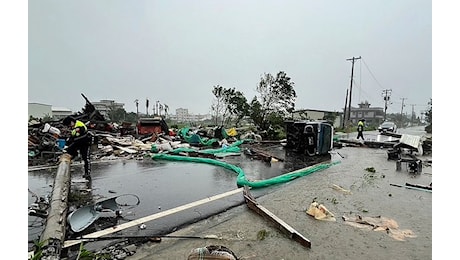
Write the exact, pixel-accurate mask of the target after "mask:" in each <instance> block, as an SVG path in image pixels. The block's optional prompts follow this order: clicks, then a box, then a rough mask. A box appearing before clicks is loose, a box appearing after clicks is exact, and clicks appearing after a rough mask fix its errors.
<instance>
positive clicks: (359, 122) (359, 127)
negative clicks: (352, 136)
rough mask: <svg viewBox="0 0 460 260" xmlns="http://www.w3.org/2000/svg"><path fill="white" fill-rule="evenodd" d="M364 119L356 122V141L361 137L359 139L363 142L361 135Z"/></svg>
mask: <svg viewBox="0 0 460 260" xmlns="http://www.w3.org/2000/svg"><path fill="white" fill-rule="evenodd" d="M364 121H366V120H364V119H361V120H359V121H358V137H356V138H357V139H359V138H360V137H361V139H363V140H364V135H363V131H364Z"/></svg>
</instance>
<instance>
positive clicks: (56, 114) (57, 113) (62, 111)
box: [51, 107, 73, 120]
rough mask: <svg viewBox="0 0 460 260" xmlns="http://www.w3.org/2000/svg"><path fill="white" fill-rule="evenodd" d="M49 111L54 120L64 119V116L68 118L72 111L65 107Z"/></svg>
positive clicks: (53, 108)
mask: <svg viewBox="0 0 460 260" xmlns="http://www.w3.org/2000/svg"><path fill="white" fill-rule="evenodd" d="M51 111H52V115H53V119H54V120H60V119H64V118H65V117H66V116H70V115H72V114H73V112H72V110H70V109H68V108H66V107H52V108H51Z"/></svg>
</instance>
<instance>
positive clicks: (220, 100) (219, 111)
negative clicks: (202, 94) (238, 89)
mask: <svg viewBox="0 0 460 260" xmlns="http://www.w3.org/2000/svg"><path fill="white" fill-rule="evenodd" d="M225 92H226V89H225V88H224V87H222V86H220V85H216V86H214V87H213V89H212V94H213V95H214V100H213V102H212V105H211V111H212V113H213V114H212V115H213V117H214V120H215V125H216V126H217V125H218V124H219V123H218V121H219V119H220V118H221V119H222V121H221V125H223V124H224V118H225V116H226V115H227V113H228V109H227V105H226V102H225V100H226V97H225V95H226V94H225Z"/></svg>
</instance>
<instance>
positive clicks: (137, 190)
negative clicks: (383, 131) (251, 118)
mask: <svg viewBox="0 0 460 260" xmlns="http://www.w3.org/2000/svg"><path fill="white" fill-rule="evenodd" d="M398 133H407V134H413V135H421V134H423V133H424V131H423V128H421V127H419V128H412V129H399V131H398ZM355 135H356V134H355V133H350V134H348V136H347V138H349V139H354V138H356V137H355ZM365 138H366V140H370V141H385V140H388V139H390V140H391V139H392V138H391V137H387V136H382V135H379V134H378V132H377V131H372V132H365ZM268 150H271V152H273V153H281V154H282V153H284V150H283V148H282V147H280V146H279V145H277V146H273V148H270V149H268ZM337 151H338V152H340V150H339V149H338V150H337ZM337 151H335V150H333V151H332V152H331V160H332V161H333V160H339V159H340V157H339V156H338V154H337ZM290 156H292V157H294V158H292V160H293V161H292V160H291V161H285V162H278V163H272V164H267V163H264V162H261V161H253V160H250V159H247V158H246V157H245V155H243V154H242V155H240V156H233V157H228V158H226V159H225V160H226V161H228V162H230V163H233V164H236V165H238V166H240V167H241V168H242V169H243V170H244V172H245V174H246V177H247V178H248V179H251V180H260V179H268V178H272V177H275V176H278V175H280V174H283V173H286V172H290V171H293V170H295V167H297V168H302V167H305V166H307V165H305V164H308V163H306V162H304V161H303V162H300V163H298V161H299V160H300V161H302V160H301V159H298V158H295V156H296V155H295V154H294V155H292V154H290ZM297 163H298V165H296V164H297ZM302 163H303V164H302ZM92 165H93V166H92V179H91V181H90V182H85V181H84V179H83V178H81V175H82V173H83V166H82V165H81V164H80V163H78V162H74V163H73V165H72V166H71V174H72V187H73V189H79V190H88V191H89V193H87V194H86V196H84V197H82V200H83V201H84V202H86V203H87V204H92V203H94V202H96V201H100V200H102V199H107V198H111V197H114V196H120V195H125V194H134V195H136V196H137V197H138V198H139V201H140V203H139V205H136V206H134V207H126V209H124V210H123V213H122V217H121V218H120V217H119V218H116V216H115V214H113V213H104V214H103V215H102V216H101V218H100V219H99V220H98V221H96V222H95V223H94V224H93V225H91V226H90V227H89V228H88V229H87V230H85V231H84V232H81V234H72V232H70V231H69V233H70V234H71V235H73V236H77V235H82V234H85V233H90V232H94V231H97V230H101V229H104V228H107V227H110V226H113V225H118V224H121V223H125V222H127V221H130V220H134V219H138V218H141V217H145V216H149V215H152V214H155V213H159V212H162V211H165V210H168V209H172V208H175V207H178V206H181V205H184V204H187V203H191V202H194V201H197V200H201V199H203V198H207V197H210V196H213V195H216V194H220V193H224V192H226V191H230V190H233V189H236V188H237V185H236V176H237V174H236V173H235V172H232V171H230V170H227V169H224V168H221V167H217V166H212V165H207V164H197V163H184V162H170V161H156V160H153V159H149V158H146V159H144V160H123V159H121V160H114V161H100V162H93V164H92ZM56 170H57V168H46V169H41V170H33V171H29V190H30V191H32V192H33V193H35V194H36V195H38V196H46V195H48V194H49V193H50V192H51V189H52V185H53V181H54V174H55V173H56ZM278 188H279V187H278V186H273V187H267V188H262V189H258V190H254V191H252V194H253V195H254V196H255V197H260V196H263V195H264V194H267V193H270V192H272V191H274V190H276V189H278ZM34 201H35V198H34V197H33V196H32V193H30V192H29V201H28V202H29V205H30V204H31V203H33V202H34ZM128 203H130V202H128ZM242 203H244V201H243V198H242V196H241V195H240V194H238V195H236V196H230V197H228V198H225V199H221V200H219V201H218V202H217V203H214V202H213V203H209V204H206V205H204V206H200V207H197V208H194V209H192V210H186V211H184V212H181V213H177V214H174V215H171V216H168V217H165V218H160V219H158V220H155V222H154V223H147V225H146V228H145V229H142V230H140V229H139V228H138V227H133V228H129V229H126V230H124V231H123V232H121V233H117V235H129V236H133V235H147V234H167V233H171V232H172V231H174V230H176V229H179V228H180V227H182V226H186V225H187V224H190V223H194V222H196V221H198V220H200V219H205V218H207V217H208V216H210V215H214V214H216V213H218V212H222V211H225V210H226V209H228V208H231V207H235V206H237V205H240V204H242ZM42 224H43V219H41V218H38V217H33V216H29V223H28V225H29V228H28V229H29V235H28V238H29V244H28V245H29V250H30V249H31V246H32V244H31V243H30V241H31V240H34V239H37V238H38V236H39V235H40V233H41V232H42V230H43V225H42ZM106 242H107V241H105V243H92V244H91V245H88V246H87V248H88V249H90V250H91V249H98V248H99V247H101V246H103V245H104V244H106Z"/></svg>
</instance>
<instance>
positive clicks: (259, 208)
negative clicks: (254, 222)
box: [243, 186, 311, 248]
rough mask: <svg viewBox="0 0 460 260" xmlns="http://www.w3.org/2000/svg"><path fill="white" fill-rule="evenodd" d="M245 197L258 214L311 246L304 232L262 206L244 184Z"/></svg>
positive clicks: (290, 235)
mask: <svg viewBox="0 0 460 260" xmlns="http://www.w3.org/2000/svg"><path fill="white" fill-rule="evenodd" d="M243 194H244V199H245V201H246V204H247V205H248V207H249V208H250V209H252V210H254V211H255V212H256V213H257V214H259V215H261V216H262V217H264V218H266V219H268V220H270V221H271V222H273V223H274V224H275V226H276V227H277V228H278V229H279V230H281V231H282V232H283V233H285V234H286V235H288V236H289V238H291V239H292V240H294V241H296V242H298V243H300V244H301V245H303V246H304V247H307V248H311V242H310V240H308V239H307V238H305V237H304V236H303V235H302V234H300V233H299V232H297V231H296V230H295V229H294V228H292V227H291V226H289V225H288V224H287V223H286V222H284V221H283V220H281V219H280V218H278V217H277V216H275V214H273V213H272V212H270V211H269V210H268V209H266V208H265V207H263V206H261V205H260V204H259V203H257V202H256V200H255V199H254V198H253V197H252V195H251V194H250V193H249V188H248V187H247V186H244V191H243Z"/></svg>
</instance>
